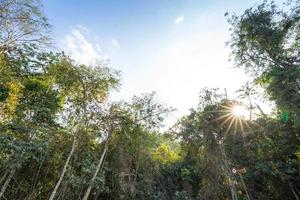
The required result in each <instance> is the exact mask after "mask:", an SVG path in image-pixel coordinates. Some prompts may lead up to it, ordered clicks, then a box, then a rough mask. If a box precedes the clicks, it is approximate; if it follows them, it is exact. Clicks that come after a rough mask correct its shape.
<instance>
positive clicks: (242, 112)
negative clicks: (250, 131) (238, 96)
mask: <svg viewBox="0 0 300 200" xmlns="http://www.w3.org/2000/svg"><path fill="white" fill-rule="evenodd" d="M221 108H222V109H221V110H220V113H221V116H220V117H218V118H217V120H220V122H221V126H225V125H226V127H227V128H226V132H225V135H226V134H227V133H228V132H230V130H233V131H234V133H236V132H237V131H241V132H242V133H243V134H244V132H245V128H246V127H247V128H249V125H248V123H247V121H248V114H249V110H247V108H246V107H245V106H243V104H242V103H239V102H231V103H229V104H227V105H226V104H225V105H221ZM244 125H245V126H246V127H245V126H244Z"/></svg>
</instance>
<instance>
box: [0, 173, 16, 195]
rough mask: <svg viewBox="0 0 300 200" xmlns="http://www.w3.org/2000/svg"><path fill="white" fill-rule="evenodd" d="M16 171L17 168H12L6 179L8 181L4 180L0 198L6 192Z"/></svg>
mask: <svg viewBox="0 0 300 200" xmlns="http://www.w3.org/2000/svg"><path fill="white" fill-rule="evenodd" d="M15 172H16V169H11V170H10V173H9V175H8V177H7V179H6V181H5V182H4V184H3V186H2V187H1V192H0V199H1V198H2V197H3V195H4V193H5V190H6V189H7V187H8V185H9V183H10V181H11V179H12V177H13V176H14V174H15Z"/></svg>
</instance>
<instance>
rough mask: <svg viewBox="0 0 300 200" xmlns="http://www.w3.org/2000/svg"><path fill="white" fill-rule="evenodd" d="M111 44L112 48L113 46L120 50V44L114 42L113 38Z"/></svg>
mask: <svg viewBox="0 0 300 200" xmlns="http://www.w3.org/2000/svg"><path fill="white" fill-rule="evenodd" d="M111 42H112V44H113V46H114V47H115V48H117V49H120V48H121V46H120V43H119V42H118V40H116V39H115V38H112V39H111Z"/></svg>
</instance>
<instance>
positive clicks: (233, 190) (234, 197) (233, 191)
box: [230, 183, 238, 200]
mask: <svg viewBox="0 0 300 200" xmlns="http://www.w3.org/2000/svg"><path fill="white" fill-rule="evenodd" d="M230 191H231V199H232V200H238V197H237V193H236V185H235V183H232V184H231V187H230Z"/></svg>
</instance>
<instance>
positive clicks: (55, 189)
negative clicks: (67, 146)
mask: <svg viewBox="0 0 300 200" xmlns="http://www.w3.org/2000/svg"><path fill="white" fill-rule="evenodd" d="M75 147H76V138H74V141H73V144H72V149H71V151H70V153H69V156H68V158H67V160H66V162H65V165H64V168H63V170H62V172H61V175H60V177H59V180H58V181H57V183H56V185H55V188H54V190H53V192H52V194H51V196H50V198H49V200H54V197H55V195H56V193H57V190H58V188H59V186H60V184H61V182H62V180H63V178H64V175H65V173H66V171H67V167H68V166H69V162H70V159H71V157H72V155H73V153H74V151H75Z"/></svg>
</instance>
